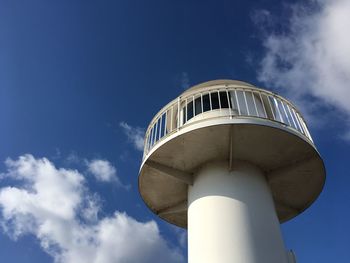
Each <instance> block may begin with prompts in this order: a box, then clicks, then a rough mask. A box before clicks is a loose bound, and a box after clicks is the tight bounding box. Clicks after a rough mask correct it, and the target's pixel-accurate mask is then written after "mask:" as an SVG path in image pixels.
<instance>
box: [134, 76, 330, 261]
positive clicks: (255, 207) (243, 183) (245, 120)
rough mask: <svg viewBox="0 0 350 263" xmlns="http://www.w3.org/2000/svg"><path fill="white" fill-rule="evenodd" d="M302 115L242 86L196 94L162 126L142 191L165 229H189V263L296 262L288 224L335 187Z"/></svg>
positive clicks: (170, 108)
mask: <svg viewBox="0 0 350 263" xmlns="http://www.w3.org/2000/svg"><path fill="white" fill-rule="evenodd" d="M325 176H326V173H325V167H324V163H323V160H322V158H321V156H320V154H319V152H318V151H317V149H316V146H315V144H314V142H313V140H312V137H311V135H310V133H309V130H308V127H307V125H306V122H305V120H304V119H303V117H302V115H301V113H300V112H299V111H298V109H297V108H296V107H295V106H294V105H293V104H292V103H291V102H289V101H288V100H286V99H285V98H283V97H281V96H279V95H277V94H275V93H272V92H270V91H268V90H265V89H261V88H258V87H255V86H254V85H251V84H249V83H246V82H243V81H237V80H214V81H208V82H205V83H202V84H199V85H196V86H193V87H191V88H189V89H188V90H186V91H184V92H183V93H182V94H180V96H179V97H177V98H175V99H174V100H172V101H171V102H169V103H168V104H167V105H165V106H164V107H163V108H162V109H161V110H160V111H159V112H158V113H157V114H156V115H155V116H154V118H153V119H152V121H151V122H150V124H149V126H148V129H147V131H146V135H145V145H144V154H143V160H142V164H141V168H140V173H139V191H140V194H141V196H142V198H143V200H144V202H145V203H146V205H147V206H148V207H149V208H150V209H151V210H152V211H153V212H154V213H155V214H156V215H157V216H159V217H160V218H162V219H164V220H165V221H167V222H169V223H171V224H174V225H177V226H179V227H182V228H187V231H188V262H189V263H295V262H296V261H295V258H294V256H293V254H292V253H291V252H289V251H287V250H286V248H285V246H284V243H283V239H282V235H281V230H280V224H281V223H283V222H286V221H288V220H290V219H292V218H293V217H295V216H297V215H299V214H300V213H302V212H303V211H304V210H305V209H307V208H308V207H309V206H310V205H311V204H312V203H313V202H314V201H315V200H316V198H317V197H318V196H319V194H320V193H321V191H322V188H323V186H324V183H325Z"/></svg>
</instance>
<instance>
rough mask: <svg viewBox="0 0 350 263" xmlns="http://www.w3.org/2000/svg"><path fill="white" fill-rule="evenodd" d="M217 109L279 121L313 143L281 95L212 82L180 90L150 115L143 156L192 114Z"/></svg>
mask: <svg viewBox="0 0 350 263" xmlns="http://www.w3.org/2000/svg"><path fill="white" fill-rule="evenodd" d="M208 102H209V103H208ZM217 110H219V112H220V114H219V115H218V117H220V118H222V117H230V118H235V117H241V116H243V117H253V118H262V119H268V120H271V121H274V122H278V123H281V124H283V125H284V126H287V127H289V128H291V129H293V130H295V131H297V132H298V133H300V134H302V135H303V136H304V137H306V138H307V139H308V140H310V142H311V143H313V141H312V138H311V135H310V133H309V131H308V128H307V125H306V123H305V121H304V119H303V118H302V116H301V114H300V112H299V111H298V110H297V109H296V107H295V106H294V105H293V104H292V103H290V102H289V101H288V100H286V99H284V98H283V97H281V96H279V95H277V94H275V93H272V92H270V91H267V90H264V89H260V88H255V87H251V86H239V85H238V86H237V85H234V86H232V85H216V86H210V87H206V88H203V89H200V90H193V91H191V92H185V93H183V94H182V95H181V96H179V97H178V98H176V99H174V100H172V101H171V102H169V103H168V104H167V105H165V106H164V107H163V108H162V109H161V110H160V111H159V112H158V113H157V114H156V115H155V116H154V117H153V119H152V121H151V123H150V124H149V126H148V128H147V131H146V134H145V146H144V154H143V159H144V158H145V157H146V156H147V155H148V153H149V152H150V151H151V149H152V148H153V147H154V146H155V145H156V144H158V143H159V142H160V141H162V140H163V139H165V138H166V137H168V136H169V135H170V134H172V133H173V132H175V131H178V130H179V129H181V128H182V127H183V126H184V125H186V124H187V123H190V122H191V119H192V118H195V117H197V116H199V115H201V116H203V117H204V115H203V114H206V113H208V112H214V111H217ZM204 120H205V118H204Z"/></svg>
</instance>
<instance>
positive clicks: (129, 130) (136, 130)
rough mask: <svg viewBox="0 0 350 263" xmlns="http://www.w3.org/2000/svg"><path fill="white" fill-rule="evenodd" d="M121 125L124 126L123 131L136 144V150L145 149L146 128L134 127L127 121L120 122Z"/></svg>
mask: <svg viewBox="0 0 350 263" xmlns="http://www.w3.org/2000/svg"><path fill="white" fill-rule="evenodd" d="M119 125H120V127H122V129H123V132H124V133H125V134H126V136H127V137H128V139H129V140H130V141H131V143H132V144H133V145H134V147H135V149H136V150H139V151H143V145H144V135H145V133H144V130H143V129H142V128H140V127H132V126H130V125H129V124H127V123H126V122H121V123H119Z"/></svg>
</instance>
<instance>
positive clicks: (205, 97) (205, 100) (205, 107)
mask: <svg viewBox="0 0 350 263" xmlns="http://www.w3.org/2000/svg"><path fill="white" fill-rule="evenodd" d="M206 111H210V100H209V94H205V95H203V112H206Z"/></svg>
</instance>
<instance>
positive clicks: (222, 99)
mask: <svg viewBox="0 0 350 263" xmlns="http://www.w3.org/2000/svg"><path fill="white" fill-rule="evenodd" d="M219 94H220V103H221V108H222V109H226V108H229V106H228V100H227V93H226V91H220V93H219Z"/></svg>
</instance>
